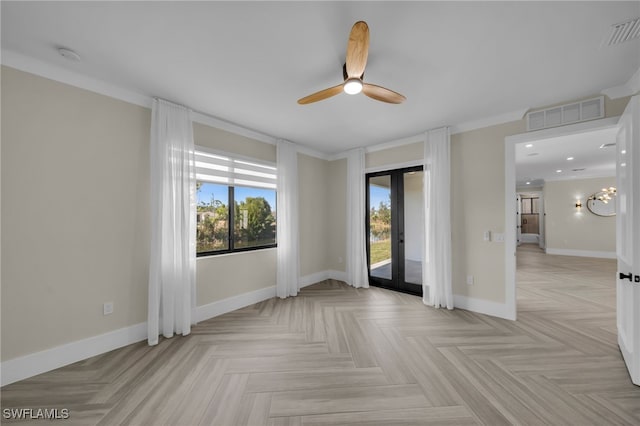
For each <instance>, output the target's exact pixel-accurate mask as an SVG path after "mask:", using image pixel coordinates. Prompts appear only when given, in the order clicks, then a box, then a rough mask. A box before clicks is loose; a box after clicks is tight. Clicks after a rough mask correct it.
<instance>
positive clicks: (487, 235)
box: [484, 231, 491, 241]
mask: <svg viewBox="0 0 640 426" xmlns="http://www.w3.org/2000/svg"><path fill="white" fill-rule="evenodd" d="M484 240H485V241H491V231H484Z"/></svg>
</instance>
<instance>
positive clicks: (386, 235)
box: [366, 166, 424, 296]
mask: <svg viewBox="0 0 640 426" xmlns="http://www.w3.org/2000/svg"><path fill="white" fill-rule="evenodd" d="M422 188H423V171H422V166H416V167H410V168H405V169H399V170H391V171H384V172H376V173H369V174H367V220H366V226H367V235H368V236H369V238H367V260H368V262H367V264H368V267H369V283H371V284H372V285H375V286H378V287H385V288H389V289H393V290H398V291H402V292H406V293H411V294H416V295H420V296H421V295H422V261H423V259H424V255H423V250H424V248H423V239H424V216H423V206H424V201H423V200H424V195H423V194H424V192H423V189H422Z"/></svg>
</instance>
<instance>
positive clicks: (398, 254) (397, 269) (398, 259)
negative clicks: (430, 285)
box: [365, 164, 424, 297]
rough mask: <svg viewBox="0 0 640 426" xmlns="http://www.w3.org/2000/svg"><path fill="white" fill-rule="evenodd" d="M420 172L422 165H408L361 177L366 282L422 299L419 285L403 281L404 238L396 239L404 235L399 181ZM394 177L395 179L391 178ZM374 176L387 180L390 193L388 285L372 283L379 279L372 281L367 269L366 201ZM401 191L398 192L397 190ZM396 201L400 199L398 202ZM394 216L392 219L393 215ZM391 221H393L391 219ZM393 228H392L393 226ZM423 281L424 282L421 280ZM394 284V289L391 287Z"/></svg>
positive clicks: (369, 270)
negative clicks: (363, 207) (389, 277)
mask: <svg viewBox="0 0 640 426" xmlns="http://www.w3.org/2000/svg"><path fill="white" fill-rule="evenodd" d="M418 171H421V172H424V166H423V165H422V164H416V165H411V166H407V167H402V168H394V169H390V170H376V171H371V172H366V173H365V207H366V217H365V227H366V229H365V235H366V253H367V274H368V278H369V283H370V284H371V285H374V286H376V287H382V288H387V289H390V290H395V291H400V292H403V293H408V294H413V295H417V296H420V297H422V291H423V290H422V287H423V286H422V284H414V283H407V281H406V277H405V247H404V235H402V236H399V235H398V232H399V231H400V230H401V231H402V232H403V233H404V219H405V218H404V207H405V206H404V183H403V185H399V178H401V177H403V176H404V174H405V173H409V172H418ZM394 175H395V176H396V178H394ZM375 176H389V177H390V188H389V189H390V192H391V200H390V203H391V206H390V207H391V212H392V216H391V280H388V281H390V282H391V284H387V283H384V282H378V283H375V281H376V279H378V280H380V278H375V279H374V280H372V277H371V265H370V252H371V249H370V238H369V232H370V230H369V228H370V215H369V211H370V208H371V207H370V205H369V204H370V200H369V178H370V177H375ZM400 188H402V191H399V189H400ZM398 197H400V198H401V201H402V203H401V202H399V201H400V200H398ZM394 212H395V215H394ZM394 217H395V219H394ZM394 225H395V226H394ZM400 277H402V278H403V280H402V281H399V278H400ZM423 280H424V278H423ZM394 283H395V284H396V285H394ZM408 286H416V287H420V290H419V291H418V290H414V289H410V288H408Z"/></svg>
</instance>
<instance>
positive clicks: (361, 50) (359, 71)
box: [298, 21, 406, 105]
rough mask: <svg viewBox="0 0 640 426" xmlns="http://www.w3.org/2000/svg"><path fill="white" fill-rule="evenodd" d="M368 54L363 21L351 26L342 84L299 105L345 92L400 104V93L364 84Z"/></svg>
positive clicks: (325, 90) (401, 98) (367, 27)
mask: <svg viewBox="0 0 640 426" xmlns="http://www.w3.org/2000/svg"><path fill="white" fill-rule="evenodd" d="M368 54H369V26H368V25H367V23H366V22H364V21H358V22H356V23H355V24H353V27H352V28H351V34H349V43H348V44H347V59H346V63H345V64H344V66H343V68H342V74H343V77H344V82H343V83H341V84H338V85H337V86H333V87H330V88H328V89H324V90H321V91H319V92H316V93H314V94H311V95H309V96H305V97H304V98H302V99H298V103H299V104H300V105H306V104H310V103H313V102H318V101H322V100H324V99H327V98H330V97H332V96H335V95H337V94H339V93H340V92H343V91H344V92H345V93H347V94H349V95H356V94H358V93H360V92H362V93H364V94H365V95H366V96H368V97H370V98H372V99H375V100H377V101H382V102H387V103H390V104H399V103H402V102H403V101H404V100H405V99H406V98H405V97H404V96H403V95H401V94H400V93H397V92H394V91H393V90H389V89H386V88H384V87H382V86H376V85H375V84H370V83H365V82H363V81H362V78H363V77H364V68H365V66H366V65H367V55H368Z"/></svg>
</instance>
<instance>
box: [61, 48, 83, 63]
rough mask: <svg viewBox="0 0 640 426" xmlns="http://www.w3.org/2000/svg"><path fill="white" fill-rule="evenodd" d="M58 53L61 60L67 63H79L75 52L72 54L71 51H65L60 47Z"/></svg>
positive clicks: (78, 56) (78, 57)
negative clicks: (63, 59)
mask: <svg viewBox="0 0 640 426" xmlns="http://www.w3.org/2000/svg"><path fill="white" fill-rule="evenodd" d="M58 53H59V54H60V56H62V57H63V58H65V59H67V60H69V61H72V62H80V55H78V54H77V53H76V52H74V51H73V50H71V49H67V48H66V47H60V48H59V49H58Z"/></svg>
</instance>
